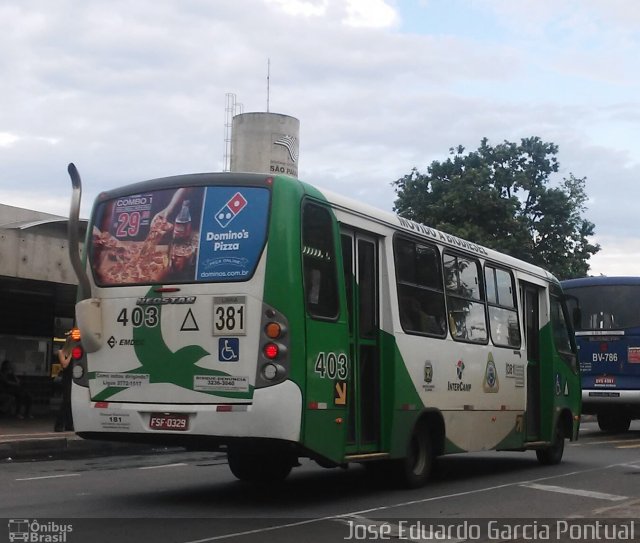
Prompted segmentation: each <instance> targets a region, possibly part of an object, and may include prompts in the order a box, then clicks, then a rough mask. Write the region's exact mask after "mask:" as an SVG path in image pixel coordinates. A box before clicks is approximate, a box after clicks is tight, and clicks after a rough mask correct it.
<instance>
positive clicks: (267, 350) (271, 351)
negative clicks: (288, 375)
mask: <svg viewBox="0 0 640 543" xmlns="http://www.w3.org/2000/svg"><path fill="white" fill-rule="evenodd" d="M279 352H280V349H278V346H277V345H276V344H275V343H267V344H266V345H265V346H264V355H265V356H266V357H267V358H268V359H269V360H273V359H274V358H276V357H277V356H278V353H279Z"/></svg>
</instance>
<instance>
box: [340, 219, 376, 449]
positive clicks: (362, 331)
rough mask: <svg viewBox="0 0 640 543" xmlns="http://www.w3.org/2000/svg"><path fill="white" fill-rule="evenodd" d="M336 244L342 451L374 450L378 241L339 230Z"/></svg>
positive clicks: (374, 238)
mask: <svg viewBox="0 0 640 543" xmlns="http://www.w3.org/2000/svg"><path fill="white" fill-rule="evenodd" d="M341 242H342V258H343V266H344V268H343V271H344V280H345V285H346V287H347V288H346V294H347V306H348V312H349V317H348V318H349V347H350V357H349V358H350V362H351V363H350V366H349V370H350V375H349V387H350V389H351V394H350V398H349V403H348V408H349V409H348V426H347V453H349V454H354V453H368V452H375V451H378V450H379V448H380V352H379V332H378V331H379V327H380V323H379V313H380V312H379V290H378V283H379V263H378V240H377V238H376V237H374V236H372V235H370V234H365V233H362V232H357V231H353V230H350V229H346V228H343V229H342V239H341Z"/></svg>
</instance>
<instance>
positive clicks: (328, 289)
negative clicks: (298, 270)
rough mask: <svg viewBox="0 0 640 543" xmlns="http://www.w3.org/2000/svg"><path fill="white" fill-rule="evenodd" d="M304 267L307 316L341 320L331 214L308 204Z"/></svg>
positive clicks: (303, 228) (303, 237)
mask: <svg viewBox="0 0 640 543" xmlns="http://www.w3.org/2000/svg"><path fill="white" fill-rule="evenodd" d="M302 268H303V271H302V273H303V281H304V297H305V304H306V307H307V311H308V313H309V314H310V315H311V316H312V317H316V318H320V319H335V318H337V317H338V275H337V270H336V258H335V251H334V239H333V222H332V220H331V214H330V213H329V211H328V210H327V209H326V208H324V207H321V206H319V205H315V204H310V203H306V204H305V205H304V208H303V210H302Z"/></svg>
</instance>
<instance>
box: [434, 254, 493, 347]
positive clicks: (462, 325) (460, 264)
mask: <svg viewBox="0 0 640 543" xmlns="http://www.w3.org/2000/svg"><path fill="white" fill-rule="evenodd" d="M443 268H444V278H445V285H446V289H447V310H448V312H449V326H450V329H451V337H452V338H453V339H455V340H459V341H471V342H474V343H487V342H488V333H487V319H486V316H485V304H484V292H483V289H482V288H481V284H480V273H479V270H480V264H479V262H478V261H477V260H473V259H470V258H466V257H463V256H457V255H453V254H447V253H445V255H444V256H443Z"/></svg>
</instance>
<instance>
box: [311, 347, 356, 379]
mask: <svg viewBox="0 0 640 543" xmlns="http://www.w3.org/2000/svg"><path fill="white" fill-rule="evenodd" d="M314 369H315V372H316V373H318V374H319V375H320V377H322V378H325V377H327V378H329V379H335V378H336V377H337V378H338V379H340V380H341V381H344V380H345V379H346V378H347V377H348V376H349V359H348V358H347V355H346V354H344V353H339V354H336V353H318V358H316V364H315V368H314Z"/></svg>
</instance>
